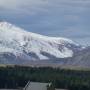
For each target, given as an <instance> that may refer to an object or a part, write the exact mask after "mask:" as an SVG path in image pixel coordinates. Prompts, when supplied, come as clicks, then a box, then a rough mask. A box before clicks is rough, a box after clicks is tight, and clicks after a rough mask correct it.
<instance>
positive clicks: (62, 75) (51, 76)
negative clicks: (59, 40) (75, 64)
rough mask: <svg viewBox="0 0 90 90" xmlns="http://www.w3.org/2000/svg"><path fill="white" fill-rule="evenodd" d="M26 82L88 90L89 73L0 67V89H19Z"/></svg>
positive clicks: (41, 68)
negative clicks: (46, 83)
mask: <svg viewBox="0 0 90 90" xmlns="http://www.w3.org/2000/svg"><path fill="white" fill-rule="evenodd" d="M28 81H33V82H51V83H52V84H53V86H54V87H55V88H65V89H69V90H90V71H82V70H81V71H80V70H65V69H60V68H50V67H38V68H37V67H22V66H14V67H10V66H7V67H0V88H20V87H24V86H25V85H26V84H27V82H28Z"/></svg>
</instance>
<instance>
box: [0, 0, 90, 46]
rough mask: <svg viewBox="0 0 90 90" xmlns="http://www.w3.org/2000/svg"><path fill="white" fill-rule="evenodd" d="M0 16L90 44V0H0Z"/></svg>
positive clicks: (28, 26) (38, 29)
mask: <svg viewBox="0 0 90 90" xmlns="http://www.w3.org/2000/svg"><path fill="white" fill-rule="evenodd" d="M0 20H5V21H8V22H10V23H13V24H16V25H17V26H20V27H22V28H24V29H26V30H28V31H30V32H35V33H40V34H43V35H48V36H57V37H67V38H70V39H72V40H74V41H76V42H78V43H80V44H84V45H90V0H0Z"/></svg>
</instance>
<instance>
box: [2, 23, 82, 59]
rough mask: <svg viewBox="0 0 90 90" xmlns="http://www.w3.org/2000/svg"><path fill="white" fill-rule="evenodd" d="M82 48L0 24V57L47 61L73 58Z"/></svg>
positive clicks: (6, 24) (63, 40)
mask: <svg viewBox="0 0 90 90" xmlns="http://www.w3.org/2000/svg"><path fill="white" fill-rule="evenodd" d="M82 49H83V47H81V46H80V45H78V44H77V43H75V42H73V41H72V40H69V39H66V38H61V37H59V38H57V37H48V36H43V35H39V34H35V33H31V32H27V31H25V30H24V29H21V28H19V27H16V26H15V25H12V24H10V23H8V22H0V55H3V56H0V57H6V58H7V56H8V57H9V59H10V57H11V56H12V58H13V57H14V59H20V60H49V59H54V58H68V57H72V56H74V55H75V54H76V53H77V52H79V51H80V50H82Z"/></svg>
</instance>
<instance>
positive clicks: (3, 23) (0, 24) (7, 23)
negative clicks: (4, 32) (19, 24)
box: [0, 21, 12, 27]
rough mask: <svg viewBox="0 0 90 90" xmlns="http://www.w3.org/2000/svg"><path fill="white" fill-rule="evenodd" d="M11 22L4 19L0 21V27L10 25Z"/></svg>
mask: <svg viewBox="0 0 90 90" xmlns="http://www.w3.org/2000/svg"><path fill="white" fill-rule="evenodd" d="M11 26H12V24H11V23H9V22H6V21H2V22H0V27H11Z"/></svg>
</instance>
